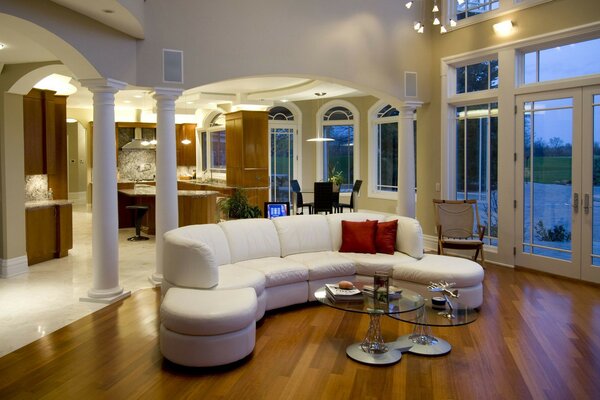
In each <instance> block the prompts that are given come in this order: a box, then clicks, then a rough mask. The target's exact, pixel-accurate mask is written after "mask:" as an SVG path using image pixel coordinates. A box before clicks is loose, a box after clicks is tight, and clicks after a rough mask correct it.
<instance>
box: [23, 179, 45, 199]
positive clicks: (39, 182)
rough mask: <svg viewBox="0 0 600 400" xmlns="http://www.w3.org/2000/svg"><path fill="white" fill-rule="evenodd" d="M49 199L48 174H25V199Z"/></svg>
mask: <svg viewBox="0 0 600 400" xmlns="http://www.w3.org/2000/svg"><path fill="white" fill-rule="evenodd" d="M47 199H48V175H26V176H25V201H36V200H47Z"/></svg>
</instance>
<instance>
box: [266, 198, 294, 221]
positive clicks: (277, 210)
mask: <svg viewBox="0 0 600 400" xmlns="http://www.w3.org/2000/svg"><path fill="white" fill-rule="evenodd" d="M263 215H264V216H265V218H269V219H272V218H277V217H283V216H286V215H290V203H289V202H287V201H266V202H265V212H264V214H263Z"/></svg>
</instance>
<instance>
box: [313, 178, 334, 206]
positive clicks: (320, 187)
mask: <svg viewBox="0 0 600 400" xmlns="http://www.w3.org/2000/svg"><path fill="white" fill-rule="evenodd" d="M320 212H324V213H326V214H327V213H329V214H331V213H332V212H333V183H332V182H315V201H314V203H313V213H314V214H317V213H320Z"/></svg>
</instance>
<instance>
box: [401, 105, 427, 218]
mask: <svg viewBox="0 0 600 400" xmlns="http://www.w3.org/2000/svg"><path fill="white" fill-rule="evenodd" d="M420 105H421V103H417V102H414V103H413V102H405V103H403V104H402V105H401V106H399V107H396V108H397V109H398V111H399V112H400V115H399V121H398V204H397V206H396V213H397V214H398V215H404V216H406V217H411V218H414V217H415V140H414V133H415V132H414V125H413V124H414V111H415V109H416V108H417V107H419V106H420Z"/></svg>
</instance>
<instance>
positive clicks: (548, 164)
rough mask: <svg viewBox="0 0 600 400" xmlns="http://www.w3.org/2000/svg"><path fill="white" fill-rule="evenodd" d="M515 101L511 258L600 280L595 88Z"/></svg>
mask: <svg viewBox="0 0 600 400" xmlns="http://www.w3.org/2000/svg"><path fill="white" fill-rule="evenodd" d="M516 104H517V118H516V121H517V127H516V133H517V166H516V191H515V192H516V216H517V217H516V225H515V226H516V230H517V232H516V256H515V257H516V259H515V262H516V264H517V265H521V266H526V267H529V268H533V269H537V270H541V271H545V272H549V273H552V274H557V275H562V276H567V277H571V278H576V279H583V280H587V281H592V282H600V87H591V88H576V89H569V90H561V91H553V92H544V93H536V94H528V95H522V96H518V97H517V101H516Z"/></svg>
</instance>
